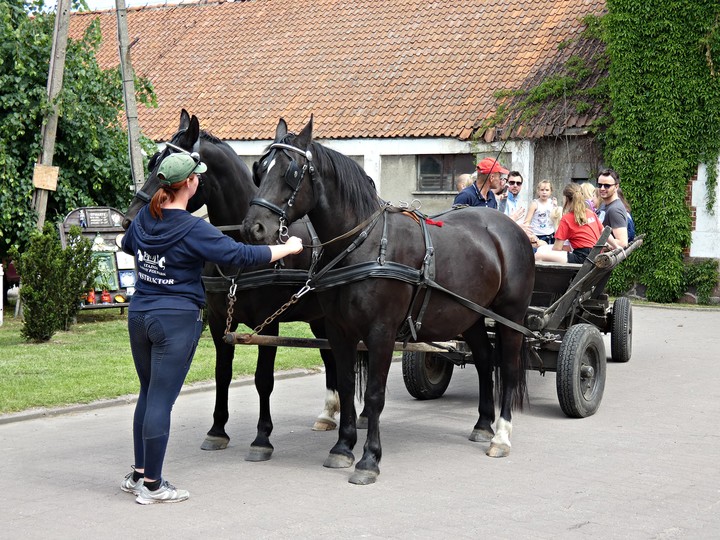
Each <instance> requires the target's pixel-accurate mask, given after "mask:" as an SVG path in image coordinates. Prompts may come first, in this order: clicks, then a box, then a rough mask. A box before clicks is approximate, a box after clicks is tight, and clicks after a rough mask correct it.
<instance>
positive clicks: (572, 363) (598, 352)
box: [556, 324, 607, 418]
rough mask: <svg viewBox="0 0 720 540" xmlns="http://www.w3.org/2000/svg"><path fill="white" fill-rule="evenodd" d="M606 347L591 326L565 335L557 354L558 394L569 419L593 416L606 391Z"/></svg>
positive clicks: (599, 335)
mask: <svg viewBox="0 0 720 540" xmlns="http://www.w3.org/2000/svg"><path fill="white" fill-rule="evenodd" d="M606 366H607V364H606V361H605V344H604V343H603V339H602V335H601V334H600V332H599V331H598V329H597V328H596V327H594V326H593V325H591V324H576V325H574V326H571V327H570V330H568V331H567V333H566V334H565V337H564V338H563V341H562V343H561V344H560V351H559V352H558V365H557V379H556V384H557V394H558V400H559V401H560V407H561V408H562V410H563V412H564V413H565V414H566V415H568V416H569V417H571V418H585V417H586V416H591V415H593V414H595V411H597V409H598V407H599V406H600V401H602V396H603V391H604V390H605V372H606Z"/></svg>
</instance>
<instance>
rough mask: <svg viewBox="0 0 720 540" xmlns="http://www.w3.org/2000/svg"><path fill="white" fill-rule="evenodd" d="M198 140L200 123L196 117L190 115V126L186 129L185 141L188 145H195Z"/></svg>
mask: <svg viewBox="0 0 720 540" xmlns="http://www.w3.org/2000/svg"><path fill="white" fill-rule="evenodd" d="M199 138H200V121H199V120H198V119H197V116H195V115H194V114H193V115H192V118H190V125H189V126H188V128H187V133H186V134H185V140H186V141H187V143H188V144H191V145H193V144H195V141H197V140H198V139H199Z"/></svg>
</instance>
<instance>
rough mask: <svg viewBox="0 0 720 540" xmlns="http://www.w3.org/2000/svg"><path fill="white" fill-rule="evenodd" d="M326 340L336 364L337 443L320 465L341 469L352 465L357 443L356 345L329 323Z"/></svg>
mask: <svg viewBox="0 0 720 540" xmlns="http://www.w3.org/2000/svg"><path fill="white" fill-rule="evenodd" d="M327 326H328V339H329V341H330V345H331V347H332V351H333V356H334V357H335V362H336V365H337V389H338V394H339V396H340V427H339V429H338V440H337V442H336V443H335V446H333V447H332V449H331V450H330V453H329V454H328V457H327V458H326V459H325V462H324V463H323V466H324V467H328V468H331V469H343V468H347V467H350V466H351V465H352V464H353V463H354V462H355V456H354V455H353V452H352V450H353V448H354V447H355V443H356V442H357V429H356V426H355V352H356V348H357V342H356V341H355V342H353V341H351V340H348V339H346V338H344V337H343V336H342V335H341V334H339V333H338V332H337V331H336V330H335V329H334V328H332V327H331V325H330V324H328V325H327Z"/></svg>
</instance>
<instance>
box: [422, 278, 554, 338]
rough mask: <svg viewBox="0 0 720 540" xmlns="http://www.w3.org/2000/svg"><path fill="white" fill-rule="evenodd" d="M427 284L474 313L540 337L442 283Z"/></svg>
mask: <svg viewBox="0 0 720 540" xmlns="http://www.w3.org/2000/svg"><path fill="white" fill-rule="evenodd" d="M428 286H430V287H432V288H433V289H437V290H439V291H442V292H444V293H445V294H447V295H449V296H452V297H453V298H454V299H455V300H456V301H457V302H458V303H460V304H462V305H463V306H465V307H466V308H468V309H471V310H473V311H475V312H476V313H480V314H481V315H485V316H486V317H489V318H491V319H493V320H495V321H497V322H499V323H500V324H504V325H505V326H507V327H509V328H512V329H513V330H516V331H518V332H520V333H522V334H524V335H526V336H527V337H530V338H536V339H541V336H540V335H539V334H536V333H535V332H533V331H532V330H530V329H528V328H525V327H524V326H521V325H519V324H517V323H515V322H513V321H511V320H510V319H507V318H505V317H503V316H502V315H498V314H497V313H495V312H494V311H491V310H489V309H487V308H484V307H482V306H481V305H479V304H476V303H475V302H473V301H471V300H468V299H467V298H464V297H462V296H460V295H459V294H457V293H454V292H452V291H451V290H448V289H446V288H445V287H443V286H442V285H440V284H439V283H437V282H436V281H434V280H430V281H428Z"/></svg>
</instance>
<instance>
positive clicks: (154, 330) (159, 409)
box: [128, 309, 202, 480]
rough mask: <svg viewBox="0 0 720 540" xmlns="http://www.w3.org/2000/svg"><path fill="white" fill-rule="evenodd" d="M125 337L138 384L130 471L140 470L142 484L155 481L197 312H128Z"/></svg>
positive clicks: (196, 333) (198, 322)
mask: <svg viewBox="0 0 720 540" xmlns="http://www.w3.org/2000/svg"><path fill="white" fill-rule="evenodd" d="M128 332H129V334H130V349H131V350H132V355H133V360H134V361H135V370H136V371H137V374H138V379H140V395H139V396H138V401H137V405H136V406H135V416H134V419H133V441H134V451H135V467H136V468H137V469H143V468H144V469H145V476H146V477H147V478H150V479H151V480H159V479H160V478H161V477H162V466H163V460H164V459H165V449H166V448H167V443H168V438H169V436H170V413H171V411H172V407H173V404H174V403H175V399H177V396H178V394H179V393H180V389H181V388H182V385H183V383H184V382H185V376H186V375H187V372H188V370H189V369H190V364H191V363H192V359H193V355H194V354H195V348H196V347H197V343H198V339H200V333H201V332H202V317H201V312H200V310H199V309H198V310H197V311H183V310H178V309H157V310H153V311H130V313H129V314H128Z"/></svg>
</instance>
